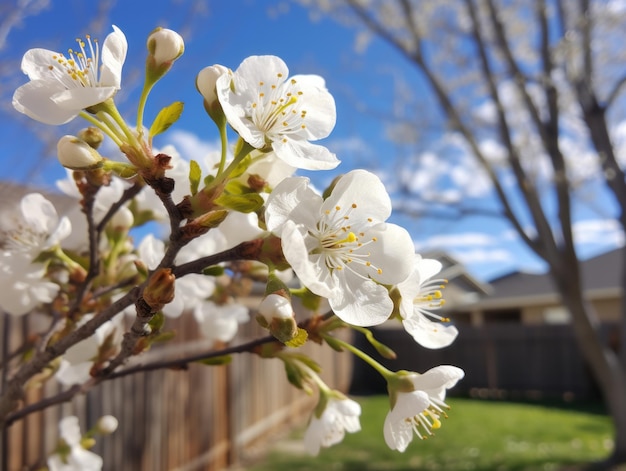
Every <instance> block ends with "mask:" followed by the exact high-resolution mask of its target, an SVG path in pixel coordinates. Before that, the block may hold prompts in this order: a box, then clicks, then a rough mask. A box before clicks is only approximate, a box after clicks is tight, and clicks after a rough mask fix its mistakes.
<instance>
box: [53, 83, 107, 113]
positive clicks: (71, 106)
mask: <svg viewBox="0 0 626 471" xmlns="http://www.w3.org/2000/svg"><path fill="white" fill-rule="evenodd" d="M117 90H118V89H117V87H84V88H72V89H69V90H63V91H61V92H58V93H56V94H54V95H53V96H52V97H51V99H52V101H53V102H54V103H56V104H57V105H58V107H59V108H62V109H66V110H72V111H73V112H74V114H75V115H76V114H78V113H79V112H80V111H81V110H83V109H85V108H89V107H90V106H93V105H97V104H98V103H102V102H103V101H105V100H108V99H109V98H111V97H112V96H113V95H115V93H116V92H117Z"/></svg>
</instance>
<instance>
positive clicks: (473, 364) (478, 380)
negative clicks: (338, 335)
mask: <svg viewBox="0 0 626 471" xmlns="http://www.w3.org/2000/svg"><path fill="white" fill-rule="evenodd" d="M609 329H611V326H610V325H605V326H604V332H605V334H606V333H607V332H608V331H609ZM373 330H374V334H375V336H376V338H377V339H378V340H380V341H381V342H382V343H384V344H385V345H389V346H391V347H392V348H393V349H394V350H395V351H396V353H397V354H398V360H395V361H390V360H382V361H381V363H382V364H383V365H385V366H386V367H388V368H390V369H392V370H400V369H406V370H412V371H417V372H424V371H426V370H428V369H430V368H432V367H434V366H437V365H443V364H449V365H456V366H459V367H460V368H463V369H464V370H465V378H464V379H463V380H462V381H460V382H459V383H458V385H457V386H455V388H454V389H453V390H452V394H457V395H459V394H460V395H467V394H481V395H483V394H487V395H496V396H498V397H502V396H506V397H544V398H556V397H561V398H562V397H567V398H570V399H574V398H576V399H585V400H591V399H593V400H597V399H599V396H598V391H597V388H596V385H595V382H594V380H593V378H592V376H591V374H590V372H589V370H588V368H587V367H586V365H585V362H584V360H583V358H582V355H581V354H580V352H579V350H578V346H577V344H576V340H575V338H574V332H573V329H572V327H571V326H569V325H532V326H529V325H520V324H502V325H497V324H487V325H484V326H480V327H474V326H467V325H463V326H462V328H461V329H460V333H459V336H458V337H457V339H456V340H455V342H454V343H453V344H452V345H450V346H449V347H446V348H444V349H440V350H428V349H425V348H422V347H420V346H419V345H417V344H416V343H415V342H414V341H413V339H412V338H411V337H410V336H409V335H408V334H407V333H406V332H404V330H402V329H388V328H379V329H373ZM605 338H608V336H607V335H605ZM356 342H357V343H356V345H357V346H358V347H359V348H361V349H363V350H364V351H366V352H368V353H370V354H371V355H373V356H374V357H375V358H378V356H377V354H376V352H375V351H374V349H373V348H372V347H371V346H370V345H369V344H368V343H367V342H366V341H365V340H364V339H363V338H362V336H358V337H357V339H356ZM385 388H386V385H385V383H384V381H383V380H382V379H380V377H379V375H378V374H376V373H375V372H373V371H372V370H371V368H369V367H368V366H367V365H364V364H363V363H360V362H359V363H355V365H354V376H353V382H352V385H351V387H350V389H351V391H352V392H353V393H361V394H369V393H375V392H376V393H383V392H385Z"/></svg>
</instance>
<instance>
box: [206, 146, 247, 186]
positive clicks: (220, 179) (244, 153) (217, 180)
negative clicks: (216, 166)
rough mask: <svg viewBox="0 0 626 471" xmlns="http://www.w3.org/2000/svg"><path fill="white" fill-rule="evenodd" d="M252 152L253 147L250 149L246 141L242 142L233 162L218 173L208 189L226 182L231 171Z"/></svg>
mask: <svg viewBox="0 0 626 471" xmlns="http://www.w3.org/2000/svg"><path fill="white" fill-rule="evenodd" d="M253 150H254V147H252V146H251V145H250V144H248V143H247V142H246V141H242V145H241V149H239V152H238V153H237V155H236V156H235V158H234V159H233V161H232V162H231V163H230V164H228V167H226V170H224V171H223V172H222V173H219V174H218V175H217V176H216V177H215V179H214V180H213V181H212V182H211V183H209V185H208V188H214V187H216V186H218V185H220V184H221V183H222V182H223V181H224V180H226V179H227V178H228V177H229V176H230V174H231V173H233V171H234V170H235V169H236V168H237V166H238V165H239V164H240V163H241V161H242V160H243V159H245V158H246V156H247V155H248V154H249V153H250V152H252V151H253Z"/></svg>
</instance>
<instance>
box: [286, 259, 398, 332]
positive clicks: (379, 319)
mask: <svg viewBox="0 0 626 471" xmlns="http://www.w3.org/2000/svg"><path fill="white" fill-rule="evenodd" d="M297 273H298V272H297V271H296V274H297ZM344 280H345V281H344V283H342V289H337V290H336V293H335V295H334V296H333V297H330V296H327V297H328V301H329V303H330V307H331V308H332V309H333V312H334V313H335V314H336V315H337V317H339V318H340V319H341V320H343V321H345V322H347V323H348V324H353V325H357V326H361V327H367V326H372V325H378V324H382V323H383V322H385V321H386V320H387V319H388V318H389V316H390V315H391V312H392V310H393V302H392V301H391V299H390V298H389V292H388V291H387V288H385V287H384V286H381V285H379V284H377V283H376V282H374V281H372V280H363V279H362V278H360V277H358V276H356V275H347V276H345V278H344ZM305 285H306V283H305ZM306 286H308V285H306ZM311 291H313V290H311Z"/></svg>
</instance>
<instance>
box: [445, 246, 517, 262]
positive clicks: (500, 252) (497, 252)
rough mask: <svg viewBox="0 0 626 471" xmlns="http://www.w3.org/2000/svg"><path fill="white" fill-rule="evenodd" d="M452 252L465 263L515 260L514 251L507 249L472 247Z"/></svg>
mask: <svg viewBox="0 0 626 471" xmlns="http://www.w3.org/2000/svg"><path fill="white" fill-rule="evenodd" d="M451 254H452V256H453V257H454V258H456V259H457V260H458V261H459V262H461V263H463V264H464V265H477V264H483V263H495V262H497V263H512V262H515V261H516V260H515V257H514V256H513V253H512V252H510V251H508V250H506V249H480V248H477V249H472V250H461V251H454V250H453V251H451Z"/></svg>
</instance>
